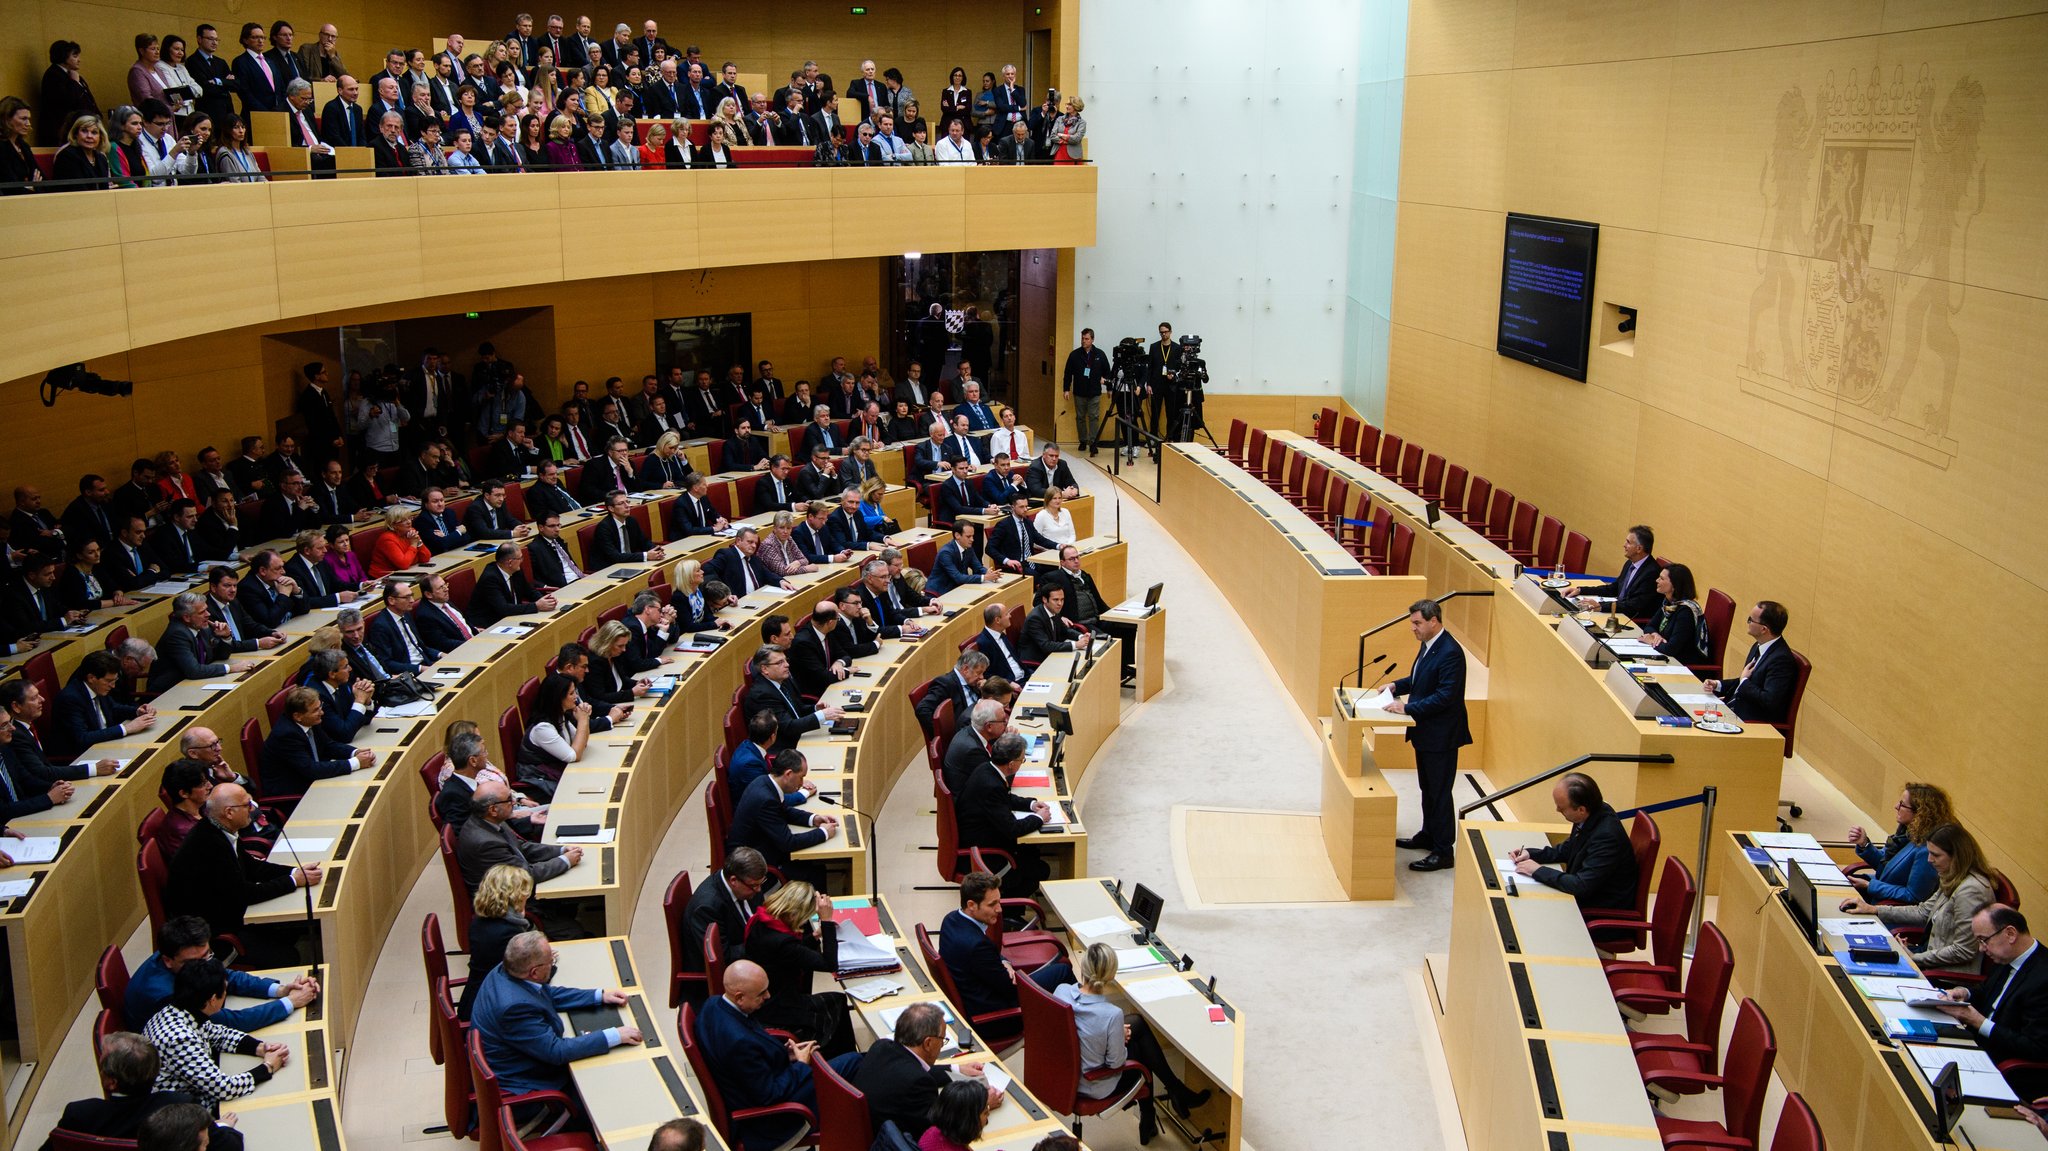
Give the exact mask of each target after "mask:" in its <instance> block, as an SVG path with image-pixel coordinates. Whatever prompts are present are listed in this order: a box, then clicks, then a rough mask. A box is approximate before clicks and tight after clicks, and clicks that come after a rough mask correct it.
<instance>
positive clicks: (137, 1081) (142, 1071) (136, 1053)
mask: <svg viewBox="0 0 2048 1151" xmlns="http://www.w3.org/2000/svg"><path fill="white" fill-rule="evenodd" d="M147 1022H148V1020H146V1019H131V1020H129V1021H128V1026H130V1027H141V1026H143V1025H144V1024H145V1023H147ZM897 1029H898V1030H901V1029H902V1028H901V1025H898V1028H897ZM160 1066H161V1064H160V1061H159V1059H158V1057H157V1053H156V1048H155V1047H154V1046H152V1045H151V1044H150V1042H149V1040H147V1039H144V1038H143V1037H142V1036H140V1035H138V1034H136V1033H135V1032H133V1031H116V1032H113V1033H111V1034H109V1035H108V1036H107V1037H106V1038H105V1039H104V1040H102V1041H101V1042H100V1052H99V1068H100V1086H101V1088H102V1090H103V1094H104V1096H105V1097H104V1098H101V1097H98V1096H95V1097H94V1098H91V1099H79V1100H75V1101H73V1102H70V1103H66V1104H65V1105H64V1114H63V1115H62V1116H60V1117H59V1118H58V1120H57V1126H58V1127H59V1128H61V1129H63V1130H65V1131H69V1132H72V1133H73V1134H77V1135H95V1136H98V1137H100V1138H102V1139H133V1138H135V1137H136V1136H137V1135H138V1134H140V1133H141V1131H142V1122H143V1120H145V1119H147V1118H149V1117H150V1116H151V1115H154V1114H155V1113H156V1112H158V1111H160V1110H162V1109H164V1108H165V1107H169V1106H170V1105H172V1104H174V1103H191V1102H193V1099H192V1097H191V1096H190V1095H186V1094H183V1093H181V1092H177V1091H157V1090H154V1088H155V1086H156V1076H157V1071H158V1069H159V1067H160ZM942 1074H943V1073H942ZM206 1146H207V1147H208V1148H209V1151H240V1149H241V1146H242V1133H241V1132H239V1131H237V1130H235V1129H234V1128H233V1127H224V1126H222V1125H220V1124H217V1123H216V1124H214V1126H213V1130H212V1132H211V1133H210V1135H209V1137H208V1139H207V1142H206ZM43 1147H44V1149H45V1151H48V1148H49V1147H50V1143H48V1142H45V1143H44V1144H43Z"/></svg>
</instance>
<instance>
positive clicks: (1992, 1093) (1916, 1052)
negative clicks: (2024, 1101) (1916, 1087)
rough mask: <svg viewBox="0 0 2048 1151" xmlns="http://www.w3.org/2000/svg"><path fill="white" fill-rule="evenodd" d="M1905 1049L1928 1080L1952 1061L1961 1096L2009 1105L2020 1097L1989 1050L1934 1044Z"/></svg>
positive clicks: (1979, 1101) (1974, 1101) (1972, 1100)
mask: <svg viewBox="0 0 2048 1151" xmlns="http://www.w3.org/2000/svg"><path fill="white" fill-rule="evenodd" d="M1906 1050H1908V1051H1910V1052H1912V1053H1913V1062H1915V1063H1918V1064H1919V1065H1920V1073H1921V1074H1923V1075H1925V1076H1927V1079H1928V1081H1929V1082H1930V1083H1931V1082H1933V1080H1934V1077H1935V1076H1937V1075H1939V1074H1941V1069H1942V1068H1944V1067H1946V1066H1948V1065H1949V1064H1951V1063H1953V1064H1955V1065H1956V1069H1957V1070H1958V1071H1961V1072H1962V1078H1963V1097H1964V1098H1965V1099H1967V1100H1969V1101H1970V1102H1973V1103H1996V1104H2004V1105H2007V1106H2011V1105H2012V1104H2015V1103H2018V1102H2019V1101H2020V1098H2019V1096H2017V1095H2015V1094H2013V1091H2012V1087H2011V1085H2010V1084H2008V1083H2006V1081H2005V1076H2004V1075H2001V1074H1999V1071H1998V1064H1996V1063H1994V1062H1992V1060H1991V1056H1990V1054H1988V1053H1987V1052H1985V1051H1983V1050H1982V1049H1980V1048H1976V1047H1934V1046H1921V1045H1917V1044H1912V1045H1908V1046H1907V1048H1906Z"/></svg>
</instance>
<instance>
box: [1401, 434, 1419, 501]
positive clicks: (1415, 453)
mask: <svg viewBox="0 0 2048 1151" xmlns="http://www.w3.org/2000/svg"><path fill="white" fill-rule="evenodd" d="M1422 456H1423V451H1422V445H1421V444H1407V445H1405V446H1403V447H1402V448H1401V486H1402V487H1404V488H1407V489H1408V490H1409V491H1414V490H1416V489H1417V488H1420V487H1421V486H1422Z"/></svg>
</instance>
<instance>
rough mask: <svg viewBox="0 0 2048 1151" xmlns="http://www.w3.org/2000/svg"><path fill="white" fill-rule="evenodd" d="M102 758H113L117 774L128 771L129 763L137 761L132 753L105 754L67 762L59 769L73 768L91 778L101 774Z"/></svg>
mask: <svg viewBox="0 0 2048 1151" xmlns="http://www.w3.org/2000/svg"><path fill="white" fill-rule="evenodd" d="M101 758H105V759H111V760H113V761H114V771H115V773H116V774H119V773H120V772H123V771H126V770H127V769H128V765H129V764H131V763H134V762H135V757H134V756H132V755H130V756H112V755H109V756H104V757H95V758H92V759H85V760H80V761H79V762H77V763H67V764H65V765H64V768H60V769H58V770H60V771H61V770H64V769H66V768H68V769H71V770H75V771H77V772H79V773H80V774H81V775H84V776H86V777H87V778H91V777H93V776H95V775H98V774H99V762H100V759H101Z"/></svg>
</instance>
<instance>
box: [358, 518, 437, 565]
mask: <svg viewBox="0 0 2048 1151" xmlns="http://www.w3.org/2000/svg"><path fill="white" fill-rule="evenodd" d="M418 514H419V513H418V512H416V511H414V510H413V509H411V508H399V507H395V508H389V509H387V510H386V511H385V512H384V534H383V535H381V536H379V537H378V538H377V542H376V544H375V545H374V546H372V547H371V548H370V578H371V579H383V578H384V577H385V576H388V575H390V574H391V573H392V572H395V571H398V570H400V569H401V568H409V567H412V566H413V565H414V564H423V563H429V562H431V561H432V560H433V558H434V552H433V549H432V548H429V547H428V546H427V544H426V541H425V540H422V539H421V538H420V529H418V528H416V527H414V526H413V523H412V521H413V518H414V517H415V516H417V515H418Z"/></svg>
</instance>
